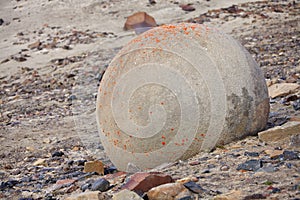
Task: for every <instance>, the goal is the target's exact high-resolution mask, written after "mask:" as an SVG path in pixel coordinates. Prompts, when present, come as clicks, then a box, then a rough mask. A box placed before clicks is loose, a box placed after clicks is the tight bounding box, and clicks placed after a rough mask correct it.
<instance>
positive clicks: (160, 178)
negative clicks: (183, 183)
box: [122, 172, 173, 193]
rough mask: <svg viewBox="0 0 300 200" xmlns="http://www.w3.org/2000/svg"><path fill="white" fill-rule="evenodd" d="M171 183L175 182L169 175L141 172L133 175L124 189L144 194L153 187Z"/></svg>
mask: <svg viewBox="0 0 300 200" xmlns="http://www.w3.org/2000/svg"><path fill="white" fill-rule="evenodd" d="M171 182H173V179H172V177H171V176H169V175H165V174H162V173H159V172H150V173H147V172H139V173H136V174H134V175H132V176H131V178H130V180H129V181H128V182H127V183H126V184H125V185H123V186H122V189H127V190H132V191H135V192H137V193H144V192H147V191H148V190H150V189H151V188H153V187H156V186H159V185H162V184H165V183H171Z"/></svg>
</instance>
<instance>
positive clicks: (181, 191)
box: [147, 183, 192, 200]
mask: <svg viewBox="0 0 300 200" xmlns="http://www.w3.org/2000/svg"><path fill="white" fill-rule="evenodd" d="M191 194H192V193H191V192H190V191H189V190H188V189H187V188H185V187H184V186H183V185H182V184H181V183H168V184H163V185H160V186H157V187H154V188H152V189H151V190H149V191H148V192H147V197H148V199H149V200H173V199H179V198H182V197H185V196H190V195H191Z"/></svg>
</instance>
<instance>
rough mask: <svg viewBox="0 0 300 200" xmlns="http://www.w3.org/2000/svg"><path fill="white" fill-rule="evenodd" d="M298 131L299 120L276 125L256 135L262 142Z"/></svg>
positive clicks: (279, 138)
mask: <svg viewBox="0 0 300 200" xmlns="http://www.w3.org/2000/svg"><path fill="white" fill-rule="evenodd" d="M299 133H300V122H296V121H291V122H287V123H285V124H284V125H282V126H276V127H274V128H271V129H268V130H265V131H262V132H259V133H258V137H259V139H260V140H262V141H264V142H277V141H280V140H283V139H285V138H287V137H290V136H292V135H296V134H299Z"/></svg>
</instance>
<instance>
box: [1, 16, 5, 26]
mask: <svg viewBox="0 0 300 200" xmlns="http://www.w3.org/2000/svg"><path fill="white" fill-rule="evenodd" d="M3 23H4V20H3V19H1V18H0V26H1V25H2V24H3Z"/></svg>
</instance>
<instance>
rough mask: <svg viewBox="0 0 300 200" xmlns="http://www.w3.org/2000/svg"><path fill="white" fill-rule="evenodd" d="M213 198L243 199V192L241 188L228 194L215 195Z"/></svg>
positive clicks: (221, 199) (215, 199)
mask: <svg viewBox="0 0 300 200" xmlns="http://www.w3.org/2000/svg"><path fill="white" fill-rule="evenodd" d="M213 200H242V192H241V191H239V190H232V191H230V192H228V193H226V194H220V195H217V196H215V197H214V198H213Z"/></svg>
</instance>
